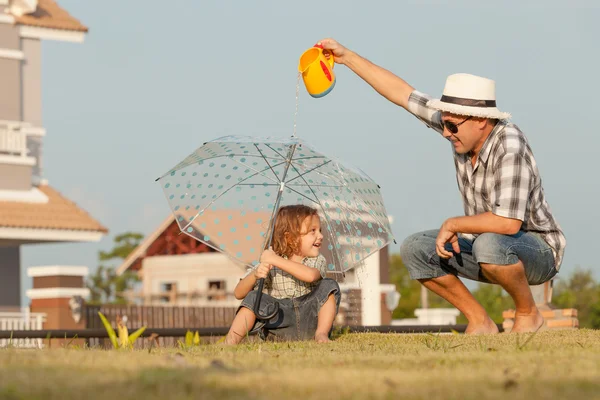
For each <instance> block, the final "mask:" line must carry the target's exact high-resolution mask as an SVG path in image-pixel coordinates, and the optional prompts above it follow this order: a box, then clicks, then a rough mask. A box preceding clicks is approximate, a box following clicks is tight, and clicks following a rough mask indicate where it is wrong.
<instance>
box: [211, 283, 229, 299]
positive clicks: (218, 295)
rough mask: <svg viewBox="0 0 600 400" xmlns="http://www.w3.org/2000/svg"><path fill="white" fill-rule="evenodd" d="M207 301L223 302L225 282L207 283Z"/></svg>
mask: <svg viewBox="0 0 600 400" xmlns="http://www.w3.org/2000/svg"><path fill="white" fill-rule="evenodd" d="M207 297H208V300H225V299H226V297H227V296H226V295H225V281H209V282H208V294H207Z"/></svg>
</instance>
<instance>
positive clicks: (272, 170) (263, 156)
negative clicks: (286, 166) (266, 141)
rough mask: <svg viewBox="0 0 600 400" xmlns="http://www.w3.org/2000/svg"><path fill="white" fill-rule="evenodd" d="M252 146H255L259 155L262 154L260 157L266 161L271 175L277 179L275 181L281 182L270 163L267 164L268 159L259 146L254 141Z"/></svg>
mask: <svg viewBox="0 0 600 400" xmlns="http://www.w3.org/2000/svg"><path fill="white" fill-rule="evenodd" d="M254 147H256V150H258V152H259V153H260V155H261V156H262V158H263V159H264V160H265V162H266V163H267V165H268V166H269V168H270V169H271V172H272V173H273V176H274V177H275V179H277V182H281V179H279V177H278V176H277V174H276V173H275V170H274V169H273V167H272V166H271V164H269V161H268V160H267V158H266V157H265V155H264V154H263V152H262V151H261V150H260V148H259V147H258V145H257V144H256V143H254ZM284 162H285V161H284Z"/></svg>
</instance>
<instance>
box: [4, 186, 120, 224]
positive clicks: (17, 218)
mask: <svg viewBox="0 0 600 400" xmlns="http://www.w3.org/2000/svg"><path fill="white" fill-rule="evenodd" d="M38 189H39V190H40V191H41V192H43V193H44V194H45V195H46V196H47V197H48V202H47V203H24V202H16V201H0V227H5V228H32V229H58V230H78V231H93V232H102V233H107V232H108V229H106V228H105V227H104V226H102V225H101V224H100V223H99V222H98V221H96V220H95V219H94V218H92V217H91V216H90V215H89V214H88V213H87V212H86V211H84V210H82V209H81V208H79V207H78V206H77V205H76V204H75V203H74V202H72V201H71V200H69V199H67V198H66V197H64V196H63V195H61V194H60V193H59V192H58V191H56V190H55V189H54V188H52V187H50V186H47V185H43V186H39V187H38Z"/></svg>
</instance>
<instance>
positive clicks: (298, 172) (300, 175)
mask: <svg viewBox="0 0 600 400" xmlns="http://www.w3.org/2000/svg"><path fill="white" fill-rule="evenodd" d="M330 162H331V160H327V161H326V162H324V163H322V164H319V165H317V166H316V167H314V168H312V169H309V170H308V171H306V172H303V173H300V171H298V169H296V167H295V166H294V165H293V164H292V166H293V167H294V171H296V173H297V174H298V176H296V177H294V178H292V179H290V180H289V181H287V182H286V183H285V184H286V185H287V184H288V183H290V182H292V181H294V180H296V179H298V178H302V180H303V181H304V182H305V183H306V184H307V185H308V182H306V180H305V179H304V175H306V174H308V173H310V172H313V171H314V170H315V169H317V168H321V167H323V166H325V165H327V164H329V163H330Z"/></svg>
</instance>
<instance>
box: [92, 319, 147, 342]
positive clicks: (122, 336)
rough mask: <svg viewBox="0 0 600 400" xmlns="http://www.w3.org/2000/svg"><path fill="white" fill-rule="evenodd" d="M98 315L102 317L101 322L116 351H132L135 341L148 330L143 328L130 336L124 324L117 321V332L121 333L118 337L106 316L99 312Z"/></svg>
mask: <svg viewBox="0 0 600 400" xmlns="http://www.w3.org/2000/svg"><path fill="white" fill-rule="evenodd" d="M98 315H99V316H100V320H102V324H103V325H104V329H106V332H107V333H108V338H109V339H110V342H111V343H112V345H113V347H114V348H115V349H132V348H133V344H134V343H135V341H136V340H137V339H138V338H139V337H140V336H141V335H142V333H144V331H145V330H146V327H145V326H143V327H141V328H140V329H138V330H137V331H135V332H133V333H132V334H131V335H130V334H129V331H128V329H127V327H126V326H125V325H124V324H123V322H122V321H120V320H119V321H117V330H118V331H119V336H118V337H117V334H116V333H115V330H114V329H113V327H112V325H111V324H110V322H108V320H107V319H106V317H105V316H104V314H102V313H101V312H100V311H98Z"/></svg>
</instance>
